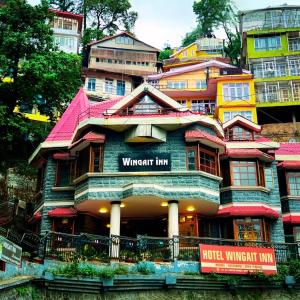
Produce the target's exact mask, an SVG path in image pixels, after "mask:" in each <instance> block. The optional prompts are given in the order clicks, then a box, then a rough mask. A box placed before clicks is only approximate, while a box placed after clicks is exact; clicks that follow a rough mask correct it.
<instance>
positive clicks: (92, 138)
mask: <svg viewBox="0 0 300 300" xmlns="http://www.w3.org/2000/svg"><path fill="white" fill-rule="evenodd" d="M104 142H105V135H104V134H100V133H96V132H93V131H90V132H88V133H87V134H85V135H84V136H83V137H82V138H81V139H79V140H78V141H76V142H74V143H73V144H72V145H71V146H70V147H69V149H71V150H72V151H79V150H81V149H83V148H85V147H86V146H88V145H89V144H90V143H104Z"/></svg>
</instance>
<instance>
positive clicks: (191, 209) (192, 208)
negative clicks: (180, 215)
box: [186, 205, 195, 211]
mask: <svg viewBox="0 0 300 300" xmlns="http://www.w3.org/2000/svg"><path fill="white" fill-rule="evenodd" d="M186 210H187V211H194V210H195V207H194V206H192V205H189V206H188V207H187V208H186Z"/></svg>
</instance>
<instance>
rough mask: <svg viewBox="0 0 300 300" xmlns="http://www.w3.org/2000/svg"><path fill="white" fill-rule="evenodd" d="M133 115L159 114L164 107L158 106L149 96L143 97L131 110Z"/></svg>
mask: <svg viewBox="0 0 300 300" xmlns="http://www.w3.org/2000/svg"><path fill="white" fill-rule="evenodd" d="M129 110H130V111H131V113H133V114H157V113H160V112H162V111H163V107H162V106H160V105H159V104H157V103H156V102H155V101H153V99H152V98H151V97H149V96H148V95H145V96H143V98H142V99H141V100H140V102H138V103H136V104H135V105H134V106H133V107H131V108H129Z"/></svg>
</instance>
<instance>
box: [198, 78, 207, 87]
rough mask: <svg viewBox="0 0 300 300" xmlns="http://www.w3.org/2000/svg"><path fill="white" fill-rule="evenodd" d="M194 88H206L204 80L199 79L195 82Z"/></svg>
mask: <svg viewBox="0 0 300 300" xmlns="http://www.w3.org/2000/svg"><path fill="white" fill-rule="evenodd" d="M196 88H197V89H206V88H207V84H206V81H205V80H199V81H197V82H196Z"/></svg>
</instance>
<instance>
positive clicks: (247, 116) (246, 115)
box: [223, 110, 252, 122]
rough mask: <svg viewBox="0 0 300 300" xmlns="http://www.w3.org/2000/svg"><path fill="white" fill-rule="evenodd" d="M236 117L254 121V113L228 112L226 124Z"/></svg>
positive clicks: (225, 118) (225, 119) (225, 115)
mask: <svg viewBox="0 0 300 300" xmlns="http://www.w3.org/2000/svg"><path fill="white" fill-rule="evenodd" d="M235 116H242V117H244V118H246V119H248V120H250V121H252V111H250V110H249V111H248V110H245V111H226V112H224V115H223V117H224V122H227V121H229V120H231V119H233V118H234V117H235Z"/></svg>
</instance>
